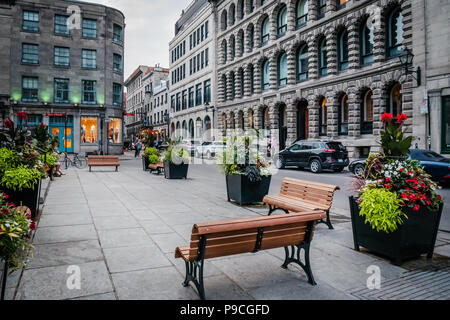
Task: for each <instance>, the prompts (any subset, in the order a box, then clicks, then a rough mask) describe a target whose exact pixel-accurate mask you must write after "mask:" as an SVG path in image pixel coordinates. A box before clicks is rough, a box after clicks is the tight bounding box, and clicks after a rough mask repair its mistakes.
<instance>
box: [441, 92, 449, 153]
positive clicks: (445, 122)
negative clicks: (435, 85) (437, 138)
mask: <svg viewBox="0 0 450 320" xmlns="http://www.w3.org/2000/svg"><path fill="white" fill-rule="evenodd" d="M442 153H445V154H450V96H448V97H444V98H443V99H442Z"/></svg>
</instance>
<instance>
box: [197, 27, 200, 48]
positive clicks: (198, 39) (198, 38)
mask: <svg viewBox="0 0 450 320" xmlns="http://www.w3.org/2000/svg"><path fill="white" fill-rule="evenodd" d="M197 44H200V28H198V29H197Z"/></svg>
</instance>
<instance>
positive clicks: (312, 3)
mask: <svg viewBox="0 0 450 320" xmlns="http://www.w3.org/2000/svg"><path fill="white" fill-rule="evenodd" d="M318 9H319V0H309V3H308V25H309V24H311V22H312V21H316V20H317V10H318Z"/></svg>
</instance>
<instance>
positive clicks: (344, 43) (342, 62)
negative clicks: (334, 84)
mask: <svg viewBox="0 0 450 320" xmlns="http://www.w3.org/2000/svg"><path fill="white" fill-rule="evenodd" d="M338 62H339V64H338V67H339V71H343V70H347V69H348V32H347V30H343V31H342V32H341V33H340V35H339V42H338Z"/></svg>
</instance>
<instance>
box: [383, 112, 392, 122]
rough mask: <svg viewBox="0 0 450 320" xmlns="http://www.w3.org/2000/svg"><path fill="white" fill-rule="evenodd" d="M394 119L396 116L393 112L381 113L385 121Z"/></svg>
mask: <svg viewBox="0 0 450 320" xmlns="http://www.w3.org/2000/svg"><path fill="white" fill-rule="evenodd" d="M392 119H394V117H393V116H392V113H387V112H385V113H383V114H382V115H381V120H382V121H383V122H386V121H387V120H389V121H392Z"/></svg>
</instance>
